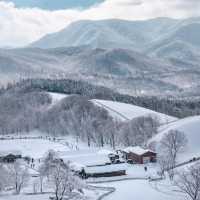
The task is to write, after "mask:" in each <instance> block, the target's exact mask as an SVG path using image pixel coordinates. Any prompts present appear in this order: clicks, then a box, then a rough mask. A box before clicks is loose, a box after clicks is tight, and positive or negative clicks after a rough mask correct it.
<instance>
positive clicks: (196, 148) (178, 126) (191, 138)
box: [150, 116, 200, 161]
mask: <svg viewBox="0 0 200 200" xmlns="http://www.w3.org/2000/svg"><path fill="white" fill-rule="evenodd" d="M199 129H200V116H195V117H188V118H184V119H181V120H178V121H177V122H174V123H171V124H169V125H168V126H166V127H165V128H164V130H163V131H161V132H160V133H159V134H158V135H156V136H155V137H154V138H153V139H151V140H150V142H154V141H156V142H159V141H160V140H161V139H162V138H163V136H164V135H165V134H166V133H167V132H168V131H169V130H179V131H182V132H184V133H185V135H186V137H187V139H188V146H187V149H186V151H185V152H184V153H182V155H180V157H179V160H180V161H185V160H187V159H191V158H193V157H198V156H200V143H199V141H200V133H199Z"/></svg>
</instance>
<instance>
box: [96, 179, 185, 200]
mask: <svg viewBox="0 0 200 200" xmlns="http://www.w3.org/2000/svg"><path fill="white" fill-rule="evenodd" d="M98 185H99V186H108V187H114V188H116V191H115V192H114V193H112V194H110V195H109V196H107V197H105V198H104V200H113V199H114V200H155V199H156V200H183V196H182V195H181V194H179V193H177V192H173V191H172V190H171V189H172V188H169V187H167V186H159V190H158V189H156V187H154V185H152V183H149V182H148V181H146V180H128V181H119V182H113V183H107V184H98Z"/></svg>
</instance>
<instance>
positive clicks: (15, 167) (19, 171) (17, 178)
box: [8, 161, 29, 194]
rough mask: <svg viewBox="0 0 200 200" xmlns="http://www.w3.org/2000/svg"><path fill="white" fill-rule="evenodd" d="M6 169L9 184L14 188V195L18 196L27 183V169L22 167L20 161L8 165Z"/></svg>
mask: <svg viewBox="0 0 200 200" xmlns="http://www.w3.org/2000/svg"><path fill="white" fill-rule="evenodd" d="M8 169H9V176H10V180H11V183H12V184H13V185H14V187H15V192H16V194H19V193H20V192H21V189H22V188H23V187H24V186H26V184H27V183H28V181H29V173H28V168H27V167H25V166H22V164H21V163H20V161H16V162H15V163H13V164H9V165H8Z"/></svg>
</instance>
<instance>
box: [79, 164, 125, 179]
mask: <svg viewBox="0 0 200 200" xmlns="http://www.w3.org/2000/svg"><path fill="white" fill-rule="evenodd" d="M81 173H82V174H81ZM80 175H81V176H82V177H84V178H89V177H93V178H99V177H113V176H123V175H126V167H125V165H124V164H119V165H116V164H115V165H104V166H93V167H85V168H83V169H82V170H81V172H80Z"/></svg>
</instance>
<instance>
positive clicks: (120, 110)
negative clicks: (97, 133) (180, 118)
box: [92, 99, 177, 124]
mask: <svg viewBox="0 0 200 200" xmlns="http://www.w3.org/2000/svg"><path fill="white" fill-rule="evenodd" d="M92 102H94V103H95V104H96V105H98V106H101V107H103V108H105V109H106V110H108V112H109V113H110V115H111V116H113V117H114V118H116V119H118V120H131V119H134V118H136V117H141V116H148V115H154V116H157V117H158V119H160V122H161V123H162V124H166V123H170V122H173V121H176V120H177V118H175V117H171V116H168V115H165V114H162V113H158V112H155V111H152V110H149V109H146V108H143V107H139V106H134V105H131V104H126V103H120V102H115V101H105V100H98V99H93V100H92Z"/></svg>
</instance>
